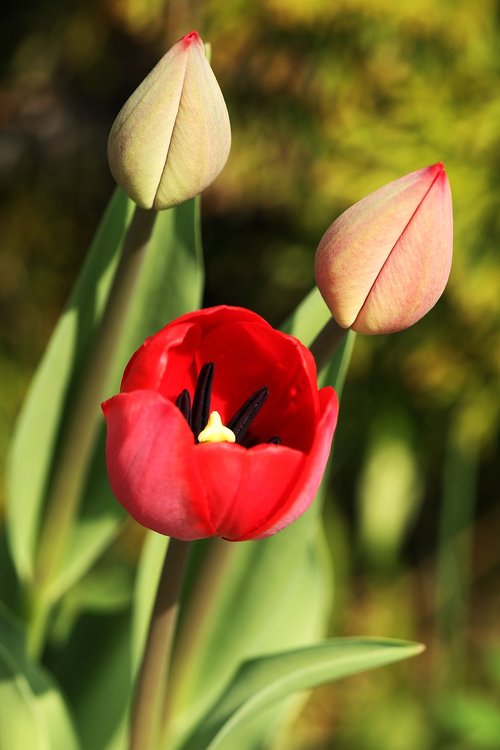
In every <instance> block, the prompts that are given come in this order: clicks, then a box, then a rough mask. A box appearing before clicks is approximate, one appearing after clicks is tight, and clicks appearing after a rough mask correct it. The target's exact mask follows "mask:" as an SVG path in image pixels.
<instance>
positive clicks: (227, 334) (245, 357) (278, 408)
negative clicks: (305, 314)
mask: <svg viewBox="0 0 500 750" xmlns="http://www.w3.org/2000/svg"><path fill="white" fill-rule="evenodd" d="M197 359H198V369H199V367H201V365H202V364H203V363H204V362H207V361H212V362H214V363H215V375H214V382H213V396H212V406H211V408H212V409H215V410H217V411H218V412H219V413H220V414H221V417H222V421H223V422H224V423H226V424H227V422H228V421H229V420H230V419H231V417H232V416H233V415H234V413H235V412H236V411H237V410H238V409H239V407H240V406H241V405H242V403H243V402H244V401H246V399H247V398H249V397H250V396H251V395H252V394H253V393H255V391H257V390H258V389H259V388H261V387H262V386H264V385H265V386H267V387H268V388H269V397H268V399H267V401H266V403H265V404H264V406H263V407H262V410H261V411H260V412H259V414H258V416H257V417H256V419H255V420H254V422H253V424H252V428H251V431H252V434H254V435H256V436H258V438H259V440H260V441H261V442H265V441H267V440H269V438H270V437H273V436H274V435H279V436H280V438H281V440H282V443H283V444H284V445H287V446H288V447H291V448H296V449H297V450H301V451H303V452H308V451H309V449H310V447H311V443H312V440H313V434H314V429H315V414H316V413H317V408H318V389H317V385H316V366H315V364H314V360H313V358H312V355H311V353H310V352H309V350H308V349H306V348H305V347H304V346H303V345H302V344H301V343H300V342H299V341H298V340H297V339H295V338H293V337H292V336H287V335H285V334H283V333H280V332H279V331H276V330H274V329H273V328H271V327H270V326H267V325H266V326H263V325H261V324H259V323H248V324H244V325H242V324H241V323H232V322H231V323H228V324H226V325H220V326H218V327H217V328H215V329H214V330H213V331H212V332H211V333H210V334H209V335H207V336H205V337H204V338H203V340H202V341H201V344H200V348H199V351H198V352H197Z"/></svg>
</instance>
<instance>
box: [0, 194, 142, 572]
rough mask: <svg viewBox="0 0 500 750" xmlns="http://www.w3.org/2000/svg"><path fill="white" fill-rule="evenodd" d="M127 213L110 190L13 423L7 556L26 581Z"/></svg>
mask: <svg viewBox="0 0 500 750" xmlns="http://www.w3.org/2000/svg"><path fill="white" fill-rule="evenodd" d="M132 213H133V204H132V203H131V202H130V201H129V199H128V198H127V197H126V196H125V195H124V194H123V193H122V192H121V191H119V190H116V191H115V193H114V195H113V198H112V199H111V201H110V204H109V207H108V209H107V211H106V213H105V215H104V217H103V219H102V222H101V224H100V226H99V228H98V230H97V233H96V236H95V239H94V241H93V243H92V245H91V248H90V251H89V255H88V258H87V261H86V263H85V265H84V267H83V269H82V272H81V274H80V277H79V279H78V281H77V284H76V286H75V289H74V291H73V293H72V295H71V297H70V299H69V301H68V304H67V307H66V309H65V311H64V313H63V315H62V317H61V319H60V320H59V323H58V324H57V326H56V328H55V330H54V333H53V334H52V338H51V340H50V342H49V344H48V347H47V349H46V351H45V354H44V356H43V358H42V360H41V362H40V364H39V366H38V369H37V371H36V373H35V376H34V378H33V381H32V383H31V386H30V389H29V391H28V395H27V397H26V399H25V402H24V405H23V408H22V410H21V413H20V415H19V418H18V421H17V425H16V430H15V433H14V438H13V442H12V445H11V450H10V455H9V460H8V467H7V469H8V475H7V481H8V485H7V491H8V500H9V502H8V505H7V522H8V532H9V542H10V546H11V550H12V557H13V559H14V563H15V565H16V568H17V571H18V574H19V576H20V577H21V578H23V579H25V580H31V579H32V578H33V566H34V556H35V549H36V543H37V536H38V529H39V524H40V515H41V510H42V505H43V501H44V495H45V492H46V488H47V484H48V482H49V480H50V472H51V470H52V465H53V461H54V456H55V453H56V448H57V442H58V439H59V434H60V427H61V422H62V420H63V418H64V412H65V409H66V408H67V406H68V399H69V396H70V392H71V389H72V387H73V386H74V381H75V378H76V376H77V374H78V372H79V370H80V368H81V366H82V364H83V362H84V361H85V358H86V357H87V355H88V352H89V348H90V346H91V343H92V340H93V337H94V334H95V330H96V327H97V325H98V323H99V320H100V318H101V316H102V312H103V309H104V306H105V303H106V299H107V295H108V292H109V288H110V285H111V282H112V278H113V273H114V270H115V268H116V263H117V258H118V252H119V249H120V247H121V243H122V240H123V236H124V234H125V231H126V229H127V226H128V224H129V222H130V219H131V217H132ZM28 467H29V470H28Z"/></svg>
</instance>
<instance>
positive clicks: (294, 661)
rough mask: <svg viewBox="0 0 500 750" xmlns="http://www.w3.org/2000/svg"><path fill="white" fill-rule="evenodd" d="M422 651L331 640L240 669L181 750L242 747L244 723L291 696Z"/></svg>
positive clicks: (391, 643) (402, 644) (403, 644)
mask: <svg viewBox="0 0 500 750" xmlns="http://www.w3.org/2000/svg"><path fill="white" fill-rule="evenodd" d="M422 650H423V646H421V645H420V644H417V643H409V642H407V641H396V640H390V639H370V638H336V639H333V640H330V641H326V642H323V643H318V644H315V645H313V646H309V647H306V648H300V649H295V650H293V651H288V652H283V653H279V654H273V655H271V656H264V657H262V658H257V659H252V660H251V661H248V662H246V663H245V664H242V666H241V667H240V669H239V670H238V672H237V673H236V675H235V676H234V678H233V680H232V681H231V683H230V684H229V685H228V686H227V688H226V690H225V692H224V694H223V695H222V696H221V698H220V700H219V701H218V702H217V703H216V705H214V706H213V707H211V709H210V710H209V711H208V712H207V714H206V716H205V719H204V721H203V722H202V724H201V725H200V727H199V729H198V731H197V732H196V733H195V734H194V735H193V736H192V737H191V739H190V740H189V741H188V742H187V743H186V744H185V745H184V746H183V750H197V749H198V748H201V747H203V748H206V750H231V748H235V747H242V744H240V739H241V736H242V733H243V734H244V728H245V723H246V722H248V721H250V720H251V719H253V718H255V717H256V716H257V715H258V714H259V713H261V712H265V711H266V710H267V709H268V708H269V707H270V706H271V705H272V704H275V703H278V702H279V701H282V700H283V699H284V698H287V697H288V696H289V695H291V694H292V693H294V692H296V691H302V690H309V689H310V688H312V687H315V686H317V685H322V684H324V683H325V682H331V681H333V680H339V679H341V678H342V677H347V676H349V675H352V674H356V673H357V672H362V671H365V670H367V669H374V668H375V667H380V666H383V665H386V664H390V663H392V662H395V661H400V660H401V659H406V658H408V657H410V656H415V655H416V654H419V653H420V652H421V651H422Z"/></svg>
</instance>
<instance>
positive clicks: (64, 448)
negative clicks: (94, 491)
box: [35, 208, 157, 596]
mask: <svg viewBox="0 0 500 750" xmlns="http://www.w3.org/2000/svg"><path fill="white" fill-rule="evenodd" d="M156 215H157V214H156V212H155V211H145V210H143V209H141V208H136V210H135V213H134V216H133V218H132V221H131V223H130V226H129V228H128V231H127V234H126V236H125V240H124V244H123V250H122V254H121V257H120V260H119V263H118V267H117V270H116V273H115V277H114V280H113V284H112V287H111V290H110V293H109V298H108V302H107V305H106V308H105V310H104V314H103V317H102V321H101V325H100V328H99V331H98V332H97V335H96V339H95V343H94V347H93V351H92V352H91V355H90V357H89V361H88V366H87V369H86V372H85V373H84V375H83V378H82V381H81V386H80V388H79V390H78V393H77V395H76V398H75V403H74V406H73V409H72V412H71V415H70V418H69V422H68V424H67V427H66V429H65V431H64V435H63V440H62V443H61V451H60V455H59V456H58V459H57V464H56V467H55V473H54V477H53V481H52V486H51V488H50V490H49V496H48V501H47V510H46V514H45V520H44V525H43V529H42V532H41V536H40V546H39V550H38V560H37V574H36V581H35V586H36V590H37V592H38V594H39V595H41V596H43V589H44V587H46V585H47V584H48V583H49V582H50V579H51V577H52V576H53V574H54V572H55V571H56V570H57V566H58V565H59V564H60V562H61V559H62V557H63V555H64V552H65V546H66V544H67V541H68V536H69V531H70V529H71V526H72V524H73V521H74V518H75V516H76V514H77V512H78V505H79V502H80V496H81V491H82V488H83V483H84V481H85V476H86V472H87V469H88V465H89V462H90V459H91V456H92V450H93V447H94V444H95V439H96V435H97V431H98V428H99V424H100V418H101V415H100V410H99V404H100V402H101V401H102V399H103V398H104V396H105V393H104V389H105V388H106V383H107V381H108V378H109V374H110V371H111V368H112V366H113V363H114V357H113V354H114V352H115V350H116V348H117V344H118V341H119V339H120V334H121V331H122V328H123V323H124V320H125V318H126V313H127V310H128V308H129V305H130V299H131V298H132V294H133V291H134V288H135V285H136V282H137V279H138V277H139V272H140V269H141V266H142V262H143V260H144V257H145V255H146V251H147V247H148V242H149V238H150V236H151V233H152V230H153V226H154V221H155V218H156Z"/></svg>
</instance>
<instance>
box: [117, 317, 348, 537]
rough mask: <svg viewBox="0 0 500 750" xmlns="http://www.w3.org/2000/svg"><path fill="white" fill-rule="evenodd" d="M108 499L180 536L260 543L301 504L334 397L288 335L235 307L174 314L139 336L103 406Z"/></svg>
mask: <svg viewBox="0 0 500 750" xmlns="http://www.w3.org/2000/svg"><path fill="white" fill-rule="evenodd" d="M103 411H104V415H105V418H106V423H107V429H108V434H107V446H106V460H107V466H108V474H109V480H110V484H111V488H112V490H113V493H114V495H115V496H116V498H117V499H118V500H119V502H120V503H121V504H122V505H123V506H124V508H125V509H126V510H127V511H128V512H129V513H130V514H131V515H132V516H133V517H134V518H135V519H136V520H137V521H138V522H139V523H141V524H142V525H144V526H146V527H147V528H149V529H153V530H154V531H157V532H159V533H161V534H166V535H168V536H173V537H176V538H178V539H182V540H193V539H200V538H204V537H210V536H219V537H223V538H225V539H229V540H233V541H243V540H247V539H259V538H262V537H267V536H270V535H271V534H275V533H276V532H277V531H280V530H281V529H283V528H284V527H285V526H287V525H288V524H290V523H292V521H294V520H295V519H296V518H297V517H298V516H300V515H301V514H302V513H303V512H304V511H305V510H306V509H307V508H308V507H309V505H310V504H311V502H312V500H313V498H314V495H315V492H316V490H317V489H318V486H319V483H320V481H321V477H322V475H323V471H324V468H325V465H326V462H327V459H328V455H329V452H330V446H331V442H332V437H333V433H334V429H335V425H336V421H337V413H338V399H337V396H336V393H335V391H334V390H333V388H331V387H325V388H322V389H321V390H318V387H317V383H316V366H315V363H314V360H313V357H312V355H311V353H310V352H309V350H308V349H306V348H305V347H304V346H303V345H302V344H301V343H300V342H299V341H298V340H297V339H296V338H294V337H292V336H288V335H286V334H283V333H280V332H279V331H277V330H275V329H273V328H272V327H271V326H270V325H269V324H268V323H267V322H266V321H265V320H263V319H262V318H261V317H260V316H258V315H256V314H255V313H253V312H250V311H248V310H245V309H242V308H238V307H224V306H222V307H214V308H211V309H206V310H201V311H199V312H193V313H189V314H187V315H184V316H182V317H180V318H178V319H177V320H175V321H174V322H172V323H170V324H169V325H167V326H166V327H165V328H163V329H162V330H161V331H159V332H158V333H156V334H155V335H154V336H152V337H151V338H149V339H147V340H146V341H145V343H144V344H143V345H142V346H141V348H140V349H139V350H138V351H137V352H136V353H135V354H134V356H133V357H132V359H131V360H130V362H129V364H128V365H127V368H126V370H125V373H124V376H123V380H122V385H121V392H120V394H119V395H117V396H114V397H113V398H111V399H109V400H108V401H106V402H104V404H103Z"/></svg>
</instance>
